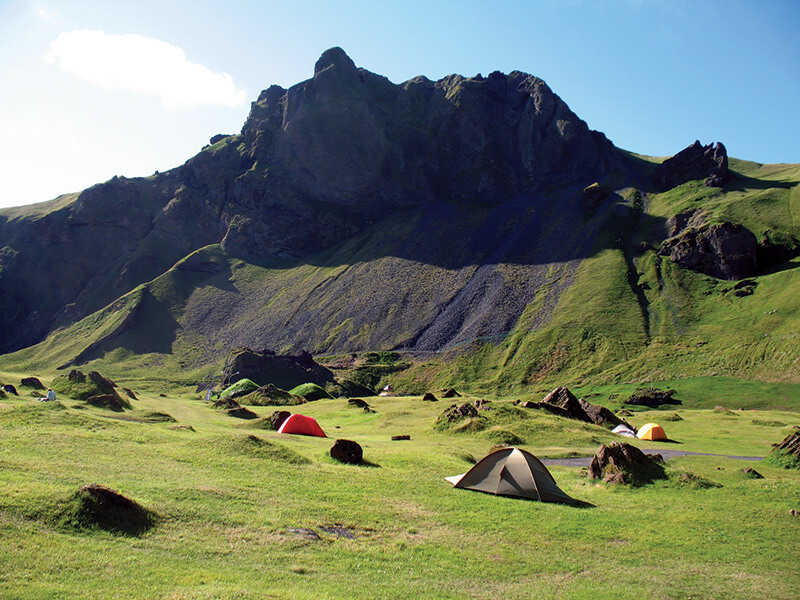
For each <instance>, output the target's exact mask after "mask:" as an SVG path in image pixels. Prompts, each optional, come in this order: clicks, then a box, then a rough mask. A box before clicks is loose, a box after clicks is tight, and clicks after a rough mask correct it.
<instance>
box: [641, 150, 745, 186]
mask: <svg viewBox="0 0 800 600" xmlns="http://www.w3.org/2000/svg"><path fill="white" fill-rule="evenodd" d="M654 177H655V182H656V185H657V186H658V187H659V188H660V189H661V190H662V191H666V190H670V189H672V188H674V187H676V186H678V185H681V184H682V183H686V182H687V181H692V180H696V179H702V180H703V183H704V184H705V185H707V186H712V187H722V186H724V185H725V183H727V182H728V180H729V179H730V172H729V171H728V153H727V151H726V150H725V146H723V145H722V144H721V143H719V142H717V143H715V144H709V145H707V146H703V145H702V144H701V143H700V142H699V141H695V143H694V144H692V145H691V146H689V147H688V148H685V149H683V150H681V151H680V152H678V153H677V154H676V155H675V156H673V157H671V158H668V159H667V160H665V161H664V162H663V163H661V164H660V165H659V166H658V167H657V168H656V170H655V174H654Z"/></svg>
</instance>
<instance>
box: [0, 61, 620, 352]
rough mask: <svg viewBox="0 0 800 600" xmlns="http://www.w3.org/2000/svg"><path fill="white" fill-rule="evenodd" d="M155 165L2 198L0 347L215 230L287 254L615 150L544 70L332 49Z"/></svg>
mask: <svg viewBox="0 0 800 600" xmlns="http://www.w3.org/2000/svg"><path fill="white" fill-rule="evenodd" d="M215 142H216V143H214V144H213V145H211V146H209V147H207V148H205V149H204V150H203V151H201V152H200V153H199V154H198V155H196V156H195V157H193V158H191V159H190V160H189V161H187V162H186V164H185V165H183V166H181V167H179V168H177V169H174V170H172V171H169V172H166V173H161V174H157V175H154V176H153V177H149V178H137V179H126V178H123V177H115V178H114V179H112V180H110V181H108V182H106V183H103V184H99V185H97V186H94V187H92V188H89V189H87V190H85V191H84V192H82V193H80V194H77V195H75V196H74V197H71V198H69V197H62V198H60V199H56V200H54V201H52V202H50V203H44V204H43V205H36V206H35V207H24V208H22V209H10V210H6V211H0V353H5V352H9V351H12V350H15V349H19V348H22V347H25V346H28V345H31V344H33V343H36V342H38V341H40V340H41V339H43V337H44V336H45V335H47V333H48V332H49V331H51V330H52V329H53V328H55V327H58V326H61V325H66V324H69V323H71V322H74V321H75V320H77V319H79V318H81V317H83V316H85V315H87V314H90V313H92V312H94V311H95V310H97V309H99V308H101V307H102V306H105V305H106V304H108V303H109V302H111V301H112V300H113V299H115V298H117V297H119V296H120V295H122V294H124V293H126V292H128V291H130V290H131V289H133V288H134V287H135V286H137V285H138V284H140V283H143V282H146V281H149V280H150V279H152V278H154V277H156V276H158V275H159V274H160V273H163V272H164V271H165V270H166V269H168V268H169V267H170V266H172V265H173V264H174V263H175V262H176V261H178V260H179V259H180V258H182V257H184V256H186V255H187V254H188V253H190V252H192V251H194V250H196V249H198V248H200V247H203V246H205V245H208V244H212V243H221V244H222V247H223V248H224V249H225V251H226V252H228V253H229V254H232V255H236V256H242V257H245V258H250V259H263V258H297V257H302V256H305V255H307V254H310V253H313V252H316V251H319V250H321V249H324V248H327V247H329V246H331V245H333V244H335V243H337V242H340V241H342V240H345V239H347V238H350V237H352V236H354V235H356V234H358V233H359V232H361V231H363V230H364V229H365V228H366V227H368V226H370V225H371V224H372V223H373V222H375V221H376V220H377V219H379V218H382V217H384V216H386V215H388V214H390V213H392V212H393V211H395V210H398V209H404V208H409V207H416V206H420V205H424V204H427V203H432V202H436V201H445V202H449V203H456V204H458V203H464V204H470V203H481V204H489V205H492V204H499V203H502V202H504V201H506V200H508V199H510V198H513V197H515V196H518V195H520V194H522V193H535V192H537V191H542V190H545V189H547V190H553V189H563V188H565V187H577V188H580V187H583V186H585V185H588V184H589V183H592V182H594V181H597V180H598V179H600V178H602V177H603V176H604V175H605V174H606V173H607V172H608V171H609V169H611V168H612V167H613V166H614V165H615V164H618V163H619V161H620V160H622V159H621V158H620V156H619V155H618V153H617V151H616V150H615V149H614V147H613V146H612V144H611V143H610V142H608V140H606V138H605V137H604V136H603V135H602V134H599V133H597V132H592V131H590V130H589V129H588V127H587V126H586V124H585V123H584V122H583V121H581V120H580V119H579V118H578V117H577V116H576V115H575V114H574V113H572V112H571V111H570V110H569V108H568V107H567V105H566V104H565V103H564V102H563V101H561V99H560V98H558V96H556V95H555V94H554V93H553V92H552V91H551V90H550V89H549V88H548V87H547V85H546V84H545V83H544V82H543V81H542V80H540V79H537V78H536V77H532V76H530V75H526V74H524V73H520V72H516V71H515V72H512V73H510V74H508V75H505V74H502V73H499V72H495V73H492V74H491V75H489V76H488V77H486V78H483V77H481V76H476V77H473V78H464V77H461V76H459V75H451V76H449V77H446V78H444V79H442V80H440V81H436V82H433V81H430V80H428V79H426V78H425V77H417V78H414V79H412V80H410V81H407V82H405V83H403V84H399V85H397V84H393V83H391V82H390V81H389V80H388V79H386V78H384V77H381V76H379V75H376V74H374V73H371V72H369V71H366V70H364V69H359V68H357V67H356V66H355V64H354V63H353V61H352V60H351V59H350V58H349V57H348V56H347V55H346V54H345V53H344V51H342V50H341V49H339V48H333V49H331V50H328V51H326V52H325V53H324V54H323V55H322V56H321V57H320V59H319V61H317V63H316V65H315V68H314V76H313V78H312V79H309V80H307V81H304V82H302V83H299V84H297V85H295V86H293V87H291V88H289V89H288V90H285V89H282V88H280V87H278V86H272V87H270V88H269V89H267V90H265V91H264V92H262V93H261V95H260V96H259V98H258V100H257V101H256V102H254V103H253V105H252V108H251V111H250V115H249V117H248V118H247V121H246V122H245V124H244V127H243V128H242V131H241V133H240V134H238V135H232V136H224V137H222V138H221V139H220V136H215Z"/></svg>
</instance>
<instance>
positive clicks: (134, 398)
mask: <svg viewBox="0 0 800 600" xmlns="http://www.w3.org/2000/svg"><path fill="white" fill-rule="evenodd" d="M122 391H123V392H125V393H126V394H127V395H128V398H130V399H131V400H138V399H139V398H137V397H136V394H134V393H133V390H131V389H129V388H126V387H124V388H122Z"/></svg>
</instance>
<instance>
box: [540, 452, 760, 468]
mask: <svg viewBox="0 0 800 600" xmlns="http://www.w3.org/2000/svg"><path fill="white" fill-rule="evenodd" d="M642 452H644V453H645V454H660V455H661V456H663V457H664V460H669V459H670V458H673V457H675V456H719V457H723V458H733V459H734V460H752V461H760V460H763V459H764V457H763V456H732V455H730V454H709V453H707V452H689V451H688V450H665V449H663V448H647V449H642ZM542 462H543V463H544V464H545V465H562V466H565V467H588V466H589V463H591V462H592V457H591V456H581V457H579V458H543V459H542Z"/></svg>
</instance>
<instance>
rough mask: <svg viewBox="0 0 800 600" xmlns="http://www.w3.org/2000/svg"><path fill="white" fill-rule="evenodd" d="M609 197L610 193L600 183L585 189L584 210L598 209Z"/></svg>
mask: <svg viewBox="0 0 800 600" xmlns="http://www.w3.org/2000/svg"><path fill="white" fill-rule="evenodd" d="M607 197H608V191H607V190H606V189H605V188H604V187H603V186H601V185H600V184H599V183H593V184H592V185H590V186H587V187H585V188H583V199H582V201H583V208H584V210H587V211H593V210H595V209H597V208H598V207H599V206H600V205H601V204H602V203H603V200H605V199H606V198H607Z"/></svg>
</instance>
